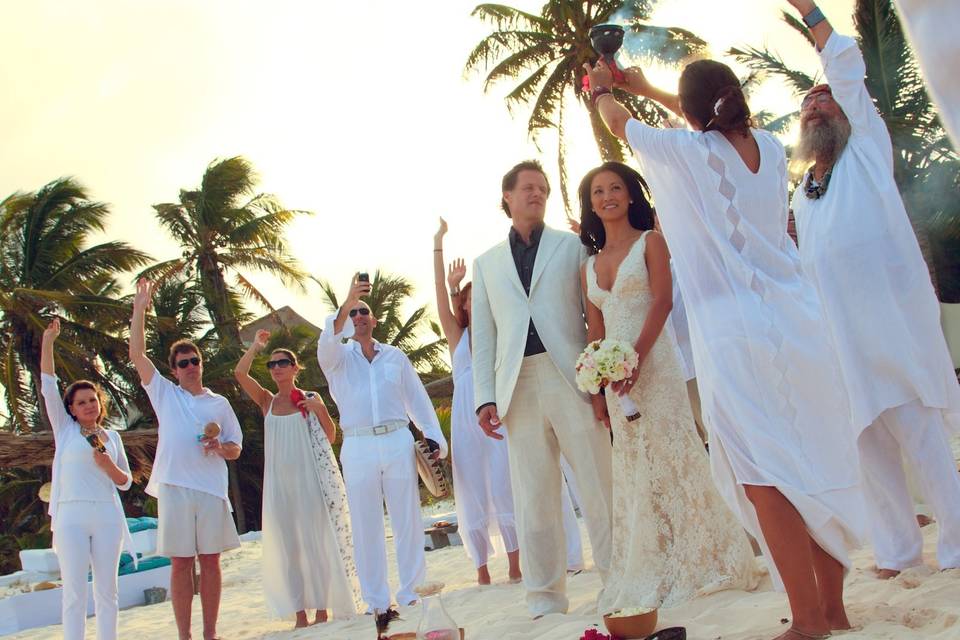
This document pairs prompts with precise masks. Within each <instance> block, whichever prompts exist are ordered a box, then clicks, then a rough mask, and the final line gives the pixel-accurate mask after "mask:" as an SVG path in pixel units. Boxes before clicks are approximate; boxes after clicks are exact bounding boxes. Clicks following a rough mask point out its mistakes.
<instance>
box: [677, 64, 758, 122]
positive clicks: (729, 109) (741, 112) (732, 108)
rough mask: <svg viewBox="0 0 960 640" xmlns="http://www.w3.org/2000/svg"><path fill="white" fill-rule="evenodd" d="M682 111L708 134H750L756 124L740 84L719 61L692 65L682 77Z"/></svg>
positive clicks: (730, 71) (734, 75) (689, 65)
mask: <svg viewBox="0 0 960 640" xmlns="http://www.w3.org/2000/svg"><path fill="white" fill-rule="evenodd" d="M679 94H680V95H679V98H680V108H681V109H683V111H684V113H686V114H687V115H688V116H691V117H693V118H694V119H696V121H697V123H698V124H699V125H700V126H701V127H702V128H703V130H704V131H720V132H722V133H740V134H743V135H744V136H746V135H748V134H749V132H750V127H752V126H753V121H752V120H751V118H750V107H749V106H748V105H747V99H746V97H745V96H744V95H743V89H742V88H741V87H740V80H739V79H738V78H737V76H736V74H735V73H734V72H733V70H732V69H730V67H728V66H727V65H725V64H723V63H722V62H717V61H716V60H697V61H696V62H691V63H690V64H688V65H687V66H686V67H685V68H684V69H683V73H681V74H680V91H679Z"/></svg>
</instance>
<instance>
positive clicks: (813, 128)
mask: <svg viewBox="0 0 960 640" xmlns="http://www.w3.org/2000/svg"><path fill="white" fill-rule="evenodd" d="M850 131H851V130H850V123H849V122H848V121H847V119H846V118H824V119H821V120H820V122H814V123H811V124H808V125H807V126H805V127H802V128H801V129H800V141H799V142H798V143H797V146H796V147H794V149H793V157H794V159H797V160H800V161H803V162H808V163H809V162H815V161H818V162H823V163H824V164H827V165H829V166H833V163H834V162H836V160H837V158H839V157H840V154H841V153H842V152H843V150H844V149H845V148H846V147H847V141H848V140H849V139H850Z"/></svg>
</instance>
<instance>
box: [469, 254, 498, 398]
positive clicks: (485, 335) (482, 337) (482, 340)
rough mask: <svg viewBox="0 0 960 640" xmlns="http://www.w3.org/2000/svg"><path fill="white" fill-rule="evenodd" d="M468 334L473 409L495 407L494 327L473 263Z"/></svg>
mask: <svg viewBox="0 0 960 640" xmlns="http://www.w3.org/2000/svg"><path fill="white" fill-rule="evenodd" d="M470 302H471V309H472V311H471V314H470V323H471V326H470V330H471V332H472V333H473V344H472V345H471V347H472V349H473V355H472V359H473V402H474V408H479V407H481V406H483V405H485V404H490V403H496V401H497V392H496V373H495V372H494V366H493V365H494V362H495V361H496V353H497V325H496V323H495V322H494V320H493V311H492V310H491V309H490V300H489V298H488V297H487V288H486V285H485V284H484V280H483V270H482V269H481V268H480V261H479V260H474V262H473V289H472V291H471V294H470Z"/></svg>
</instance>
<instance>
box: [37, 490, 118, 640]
mask: <svg viewBox="0 0 960 640" xmlns="http://www.w3.org/2000/svg"><path fill="white" fill-rule="evenodd" d="M123 526H126V522H122V523H121V522H120V513H119V511H117V507H116V505H115V504H114V503H112V502H61V503H60V505H59V507H58V510H57V530H56V531H55V532H54V538H55V540H54V542H55V543H56V547H57V560H58V561H59V563H60V576H61V577H62V578H63V614H62V615H63V638H64V640H83V638H84V628H85V625H86V619H87V571H88V570H89V569H90V565H91V564H92V565H93V602H94V608H95V611H96V614H97V621H96V625H97V640H116V638H117V623H118V620H117V617H118V611H119V605H118V601H117V567H118V565H119V564H120V546H121V544H122V543H123V529H122V528H121V527H123Z"/></svg>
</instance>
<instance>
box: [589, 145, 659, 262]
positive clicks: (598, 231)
mask: <svg viewBox="0 0 960 640" xmlns="http://www.w3.org/2000/svg"><path fill="white" fill-rule="evenodd" d="M603 171H612V172H613V173H615V174H617V175H618V176H620V179H621V180H623V184H625V185H626V186H627V192H628V193H629V194H630V199H631V200H632V201H633V202H632V203H631V204H630V206H629V207H628V208H627V219H628V220H630V226H631V227H633V228H634V229H639V230H640V231H648V230H650V229H653V226H654V213H653V207H652V206H651V205H650V187H648V186H647V183H646V181H645V180H644V179H643V176H641V175H640V174H639V173H637V172H636V171H634V170H633V169H631V168H630V167H628V166H627V165H625V164H623V163H621V162H604V163H603V164H602V165H600V166H599V167H597V168H596V169H591V170H590V171H588V172H587V175H585V176H583V180H581V181H580V189H579V192H580V242H582V243H583V244H584V246H586V247H587V251H588V252H589V253H590V254H591V255H592V254H594V253H597V252H599V251H600V249H603V245H605V244H606V243H607V233H606V231H605V230H604V228H603V222H602V221H601V220H600V216H598V215H597V214H596V212H595V211H594V210H593V205H592V204H591V202H590V186H591V185H592V183H593V179H594V178H595V177H596V176H597V174H598V173H601V172H603Z"/></svg>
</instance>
